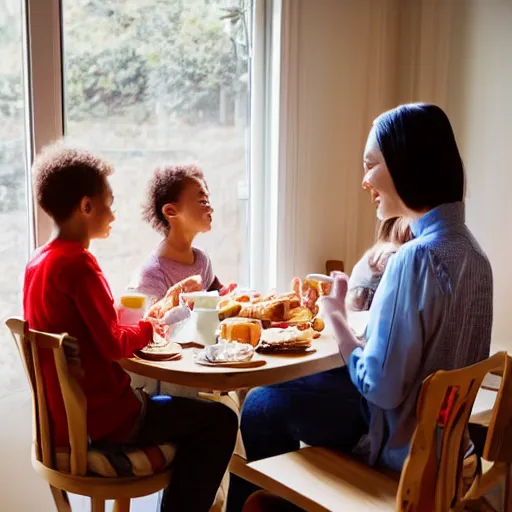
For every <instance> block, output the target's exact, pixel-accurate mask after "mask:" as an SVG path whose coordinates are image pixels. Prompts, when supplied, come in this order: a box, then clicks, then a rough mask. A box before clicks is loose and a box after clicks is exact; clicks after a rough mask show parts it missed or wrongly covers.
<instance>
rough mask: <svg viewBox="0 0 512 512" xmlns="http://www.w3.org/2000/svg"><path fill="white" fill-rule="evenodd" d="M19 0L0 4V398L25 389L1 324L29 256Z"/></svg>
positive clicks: (13, 304) (13, 309) (14, 309)
mask: <svg viewBox="0 0 512 512" xmlns="http://www.w3.org/2000/svg"><path fill="white" fill-rule="evenodd" d="M21 19H22V18H21V0H0V62H2V65H1V66H0V226H2V228H1V229H0V254H1V261H2V269H1V272H0V290H1V291H2V292H1V294H0V316H1V318H0V321H1V323H2V328H1V329H0V351H1V354H2V357H1V358H0V396H3V395H5V394H7V393H9V392H12V391H14V390H17V389H19V388H22V387H26V384H25V382H26V381H25V376H24V375H23V372H22V371H20V362H19V356H18V354H17V352H16V347H15V345H14V343H13V341H12V339H11V336H10V334H9V331H8V330H7V329H5V328H4V327H3V323H4V321H5V319H6V318H8V317H9V316H13V315H20V314H21V286H22V279H23V271H24V267H25V261H26V257H27V255H28V240H29V236H28V223H27V218H28V217H27V201H26V183H27V180H26V158H25V148H26V139H25V118H24V114H25V112H24V82H23V45H22V22H21Z"/></svg>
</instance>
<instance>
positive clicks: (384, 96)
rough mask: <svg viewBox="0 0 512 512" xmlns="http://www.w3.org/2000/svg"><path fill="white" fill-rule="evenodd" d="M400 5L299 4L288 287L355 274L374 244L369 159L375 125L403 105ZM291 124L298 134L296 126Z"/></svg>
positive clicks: (283, 232)
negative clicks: (339, 271) (398, 81)
mask: <svg viewBox="0 0 512 512" xmlns="http://www.w3.org/2000/svg"><path fill="white" fill-rule="evenodd" d="M395 5H396V2H395V1H394V0H382V1H374V0H358V1H357V2H355V1H353V0H315V1H311V0H292V6H293V7H294V8H295V9H297V10H298V19H299V22H298V26H297V30H298V34H296V40H297V41H296V44H293V43H292V44H291V47H292V48H291V55H289V54H288V55H284V58H288V59H290V60H291V61H292V65H291V68H292V74H291V76H290V79H289V81H288V88H287V89H286V90H284V91H282V95H283V97H284V98H285V101H286V99H289V103H288V104H287V105H286V108H287V109H288V114H290V111H291V115H290V116H289V118H288V129H287V131H286V133H285V137H287V138H288V143H289V146H290V148H289V149H288V150H287V156H288V161H287V162H285V167H286V173H287V174H288V175H291V177H290V179H289V180H288V181H287V183H286V185H285V187H284V188H285V190H284V192H283V193H284V196H283V197H284V209H285V211H284V213H283V214H282V224H281V225H280V227H279V234H278V243H280V249H279V251H278V254H279V256H280V265H279V264H278V272H277V275H278V277H279V278H281V282H280V283H279V284H280V285H281V286H286V285H287V284H288V283H289V280H290V279H291V277H292V276H293V275H299V276H303V275H305V274H307V273H310V272H323V271H325V261H326V260H327V259H341V260H344V261H345V263H346V267H347V268H348V270H350V269H351V267H352V265H353V264H354V263H355V262H356V261H357V259H358V257H360V255H361V254H362V253H363V252H364V250H365V249H366V248H367V247H368V246H369V245H370V243H371V242H372V239H373V235H374V230H375V210H374V208H373V206H372V205H371V204H370V201H369V200H368V197H367V195H366V194H364V192H363V191H362V189H361V180H362V153H363V149H364V144H365V142H366V136H367V134H368V131H369V129H370V127H371V123H372V121H373V119H374V118H375V117H376V116H377V115H378V114H379V113H380V112H382V111H383V110H386V109H388V108H391V107H392V106H394V104H395V101H394V93H395V87H394V80H395V76H394V65H395V50H396V15H395V10H390V7H392V6H395ZM290 126H291V128H290Z"/></svg>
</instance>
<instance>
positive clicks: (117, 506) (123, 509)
mask: <svg viewBox="0 0 512 512" xmlns="http://www.w3.org/2000/svg"><path fill="white" fill-rule="evenodd" d="M114 512H130V500H129V499H126V498H123V499H119V500H116V501H115V503H114Z"/></svg>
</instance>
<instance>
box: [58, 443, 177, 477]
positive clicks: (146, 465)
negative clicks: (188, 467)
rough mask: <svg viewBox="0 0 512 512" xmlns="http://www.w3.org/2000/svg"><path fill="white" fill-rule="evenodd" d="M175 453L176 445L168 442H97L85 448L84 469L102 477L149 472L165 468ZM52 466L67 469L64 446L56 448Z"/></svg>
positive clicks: (140, 474) (67, 458)
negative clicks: (119, 443)
mask: <svg viewBox="0 0 512 512" xmlns="http://www.w3.org/2000/svg"><path fill="white" fill-rule="evenodd" d="M175 455H176V447H175V446H174V445H172V444H170V443H166V444H159V445H152V446H124V445H115V444H111V443H101V444H99V443H97V444H94V445H92V446H91V447H90V448H89V450H88V452H87V471H88V473H89V474H91V475H96V476H98V475H99V476H105V477H130V476H150V475H154V474H155V473H159V472H161V471H164V470H165V469H167V468H168V467H169V466H170V465H171V463H172V461H173V459H174V457H175ZM55 469H57V471H61V472H63V473H69V472H70V458H69V449H68V448H58V449H57V450H56V453H55Z"/></svg>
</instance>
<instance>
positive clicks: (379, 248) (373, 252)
mask: <svg viewBox="0 0 512 512" xmlns="http://www.w3.org/2000/svg"><path fill="white" fill-rule="evenodd" d="M396 251H397V247H396V245H394V244H391V243H384V244H376V245H375V246H374V247H372V248H371V249H370V251H369V252H368V265H369V267H370V269H371V270H372V272H374V273H375V274H383V273H384V270H385V269H386V265H387V264H388V260H389V257H390V256H391V255H392V254H394V253H395V252H396Z"/></svg>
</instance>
